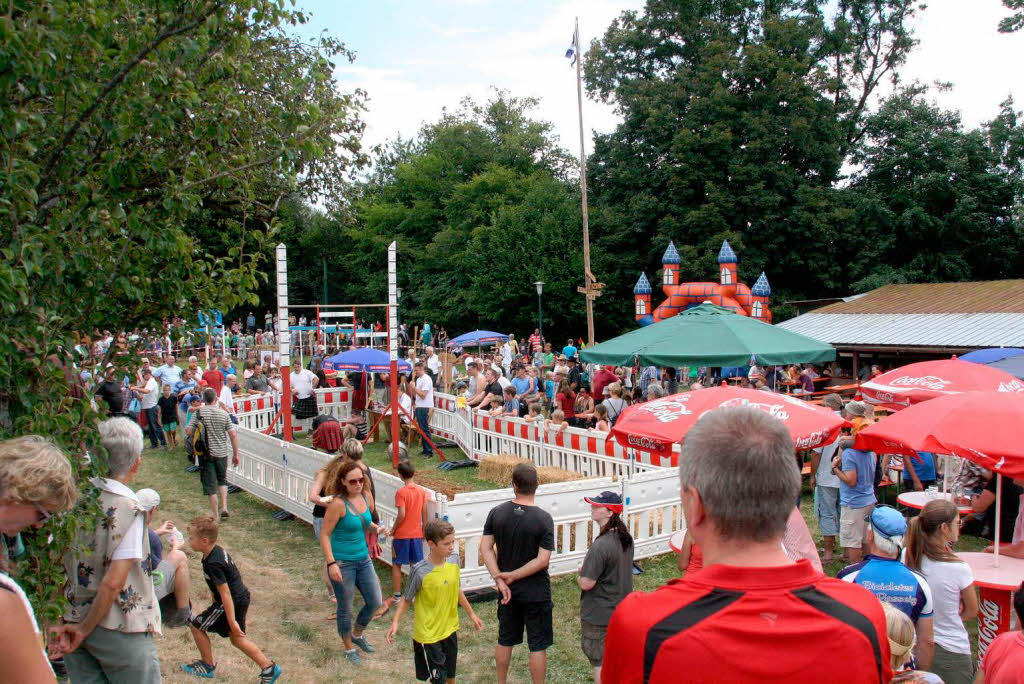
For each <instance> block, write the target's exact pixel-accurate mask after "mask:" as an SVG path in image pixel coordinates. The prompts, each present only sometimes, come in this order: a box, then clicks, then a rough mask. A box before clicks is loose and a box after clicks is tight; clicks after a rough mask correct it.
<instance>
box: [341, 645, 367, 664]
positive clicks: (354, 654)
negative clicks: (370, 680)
mask: <svg viewBox="0 0 1024 684" xmlns="http://www.w3.org/2000/svg"><path fill="white" fill-rule="evenodd" d="M345 660H347V661H349V662H350V663H352V664H353V665H362V664H363V659H362V658H360V657H359V651H357V650H356V649H354V648H353V649H352V650H351V651H345Z"/></svg>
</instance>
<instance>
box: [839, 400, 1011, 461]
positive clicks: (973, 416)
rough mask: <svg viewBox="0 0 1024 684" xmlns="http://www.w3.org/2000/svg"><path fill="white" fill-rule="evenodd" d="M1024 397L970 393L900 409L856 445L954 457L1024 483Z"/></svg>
mask: <svg viewBox="0 0 1024 684" xmlns="http://www.w3.org/2000/svg"><path fill="white" fill-rule="evenodd" d="M1022 425H1024V394H1021V393H1017V392H1010V393H1007V392H965V393H963V394H953V395H949V396H944V397H939V398H938V399H933V400H932V401H929V402H926V403H922V404H917V405H915V406H911V407H910V408H907V409H904V410H902V411H898V412H896V413H894V414H892V415H891V416H889V417H888V418H883V419H882V420H880V421H878V422H877V423H874V424H873V425H869V426H868V427H866V428H864V429H863V430H861V431H860V433H859V434H858V435H857V440H856V447H857V448H858V449H867V450H871V451H874V452H876V453H880V454H908V455H914V454H915V453H916V452H918V451H930V452H933V453H938V454H951V455H953V456H957V457H959V458H964V459H967V460H968V461H972V462H974V463H977V464H978V465H980V466H981V467H982V468H985V469H986V470H993V471H995V472H998V473H1001V474H1003V475H1005V476H1007V477H1012V478H1015V479H1018V480H1024V440H1022V439H1021V426H1022Z"/></svg>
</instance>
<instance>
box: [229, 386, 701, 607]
mask: <svg viewBox="0 0 1024 684" xmlns="http://www.w3.org/2000/svg"><path fill="white" fill-rule="evenodd" d="M318 394H319V395H320V396H319V397H318V399H319V400H320V410H321V412H327V413H332V414H333V415H337V416H339V417H347V416H348V415H349V414H350V410H351V408H350V397H349V395H348V393H347V392H346V391H345V390H343V389H336V388H329V389H324V390H318ZM275 399H276V398H275V397H272V396H269V395H268V396H266V397H264V398H256V399H250V400H244V399H243V400H241V401H243V402H244V403H241V404H239V402H236V408H237V409H238V411H239V427H240V429H239V459H240V465H239V466H238V467H237V468H231V469H230V470H229V472H228V480H229V481H230V482H231V483H232V484H235V485H237V486H239V487H241V488H242V489H245V490H246V491H248V492H250V493H251V494H254V495H256V496H258V497H260V498H261V499H263V500H265V501H267V502H268V503H271V504H273V505H274V506H277V507H279V508H281V509H283V510H286V511H288V512H289V513H292V514H293V515H295V516H296V517H298V518H301V519H303V520H305V521H307V522H311V521H312V505H311V504H310V503H309V502H308V498H307V495H308V492H309V488H310V486H311V485H312V483H313V480H314V478H315V477H316V473H317V471H318V470H319V469H320V468H321V467H323V465H324V464H325V463H326V462H327V459H328V456H327V455H326V454H324V453H322V452H317V451H314V450H313V449H310V448H308V447H304V446H301V445H298V444H295V443H288V442H284V441H283V440H280V439H278V438H276V437H273V436H270V435H265V434H262V433H261V430H265V429H266V426H268V425H269V424H270V421H272V420H273V419H274V416H275V415H276V412H277V407H276V405H275ZM261 426H263V427H261ZM431 432H432V433H433V434H435V435H436V436H438V437H442V438H445V439H450V440H452V441H453V442H455V443H456V444H458V445H459V447H460V448H461V449H463V450H464V451H465V452H466V454H467V455H468V456H469V457H470V458H472V459H474V460H480V459H482V458H484V457H486V456H488V455H490V454H499V453H508V454H513V455H517V456H521V457H523V458H529V459H530V460H532V461H533V462H535V463H537V464H538V465H551V466H556V467H560V468H565V469H569V470H575V471H577V472H581V473H583V474H585V475H587V476H588V479H585V480H576V481H572V482H560V483H554V484H547V485H541V486H540V488H538V490H537V494H536V501H537V505H538V506H540V507H541V508H543V509H544V510H546V511H548V512H549V513H551V516H552V518H553V519H554V523H555V550H554V553H553V554H552V558H551V563H550V565H549V568H548V571H549V572H550V573H551V574H552V575H561V574H568V573H572V572H576V571H577V570H578V569H579V567H580V565H581V563H582V562H583V557H584V556H585V555H586V552H587V549H588V548H589V546H590V544H591V542H592V541H593V539H594V537H595V536H596V534H597V527H596V525H595V524H594V523H593V522H592V521H591V519H590V510H591V509H590V505H589V504H587V503H586V502H585V501H584V500H583V498H584V497H585V496H596V495H597V494H599V493H600V492H602V491H606V490H611V491H614V492H617V493H619V494H621V495H622V497H623V501H624V503H625V504H626V509H625V514H624V515H625V520H626V523H627V525H628V526H629V528H630V530H631V532H632V533H633V537H634V540H635V544H636V546H635V550H634V556H635V557H636V558H638V559H640V558H648V557H651V556H655V555H658V554H662V553H666V552H667V551H669V547H668V539H669V537H670V536H671V535H672V533H673V532H674V531H676V530H678V529H682V527H683V526H684V521H683V515H682V508H681V503H680V500H679V479H678V475H677V474H676V470H675V469H674V468H670V467H659V466H658V465H655V464H652V463H649V462H641V461H637V460H636V459H632V458H630V457H631V454H630V453H628V452H627V450H625V449H622V448H621V446H620V445H618V444H616V443H615V442H614V441H613V440H611V439H606V435H602V434H601V433H595V432H589V431H587V430H577V429H575V428H569V429H567V430H565V431H564V432H563V433H561V434H558V435H556V434H548V435H543V434H542V433H543V432H544V430H543V427H541V426H537V425H530V424H528V423H526V422H525V421H523V420H522V419H519V418H493V417H491V416H488V415H486V414H482V413H479V412H477V413H475V415H472V414H471V413H470V412H469V411H467V410H465V409H457V408H456V401H455V397H453V396H451V395H437V398H436V399H435V409H434V411H433V413H432V417H431ZM666 465H667V464H666ZM372 475H373V480H374V485H375V487H376V492H377V510H378V513H379V515H380V517H381V521H382V523H383V524H385V525H389V526H390V525H392V524H393V523H394V520H395V516H396V515H397V511H396V510H395V504H394V501H395V492H397V490H398V488H399V487H401V486H402V483H401V480H400V479H399V478H397V477H395V476H394V475H391V474H390V473H385V472H382V471H379V470H376V469H374V470H373V472H372ZM424 489H426V490H427V493H428V509H427V511H428V516H429V517H431V518H434V517H437V518H443V519H447V520H449V521H450V522H451V523H452V525H454V527H455V534H456V540H457V541H458V543H459V551H460V556H461V559H462V563H463V568H462V583H463V586H464V587H465V588H467V589H474V588H481V587H486V586H491V585H492V581H491V578H490V575H489V574H488V572H487V569H486V567H485V566H484V562H483V558H482V555H481V553H480V541H481V537H482V535H483V527H484V521H485V520H486V519H487V514H488V512H489V511H490V510H491V509H492V508H494V507H495V506H496V505H498V504H500V503H502V502H504V501H509V500H510V499H512V498H513V492H512V490H511V488H508V489H493V490H487V491H478V492H462V493H459V494H458V495H457V496H455V497H454V498H453V499H451V500H449V499H448V498H447V497H446V496H445V495H444V494H443V493H440V492H435V491H433V490H430V489H429V488H424ZM389 541H390V540H388V542H389ZM382 546H383V547H384V557H383V558H382V559H381V560H384V561H385V562H388V563H390V561H391V549H390V543H385V544H383V545H382ZM311 552H312V553H315V551H311Z"/></svg>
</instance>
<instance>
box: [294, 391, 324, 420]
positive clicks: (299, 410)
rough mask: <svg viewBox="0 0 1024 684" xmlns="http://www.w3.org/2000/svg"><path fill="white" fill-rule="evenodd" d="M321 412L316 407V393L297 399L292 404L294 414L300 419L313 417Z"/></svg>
mask: <svg viewBox="0 0 1024 684" xmlns="http://www.w3.org/2000/svg"><path fill="white" fill-rule="evenodd" d="M317 413H319V411H318V410H317V407H316V395H315V394H310V395H309V396H308V397H306V398H305V399H296V400H295V402H294V403H293V404H292V414H293V415H294V416H295V417H296V418H299V419H302V418H313V417H315V416H316V415H317Z"/></svg>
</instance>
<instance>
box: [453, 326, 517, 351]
mask: <svg viewBox="0 0 1024 684" xmlns="http://www.w3.org/2000/svg"><path fill="white" fill-rule="evenodd" d="M507 341H508V335H502V334H501V333H498V332H494V331H493V330H474V331H473V332H468V333H465V334H463V335H459V336H458V337H454V338H452V339H450V340H448V345H447V346H449V347H469V346H472V345H476V346H478V347H479V346H482V345H485V344H494V343H495V342H507Z"/></svg>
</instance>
